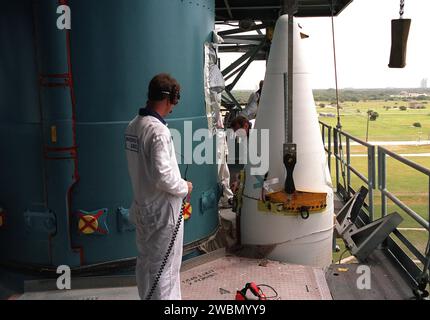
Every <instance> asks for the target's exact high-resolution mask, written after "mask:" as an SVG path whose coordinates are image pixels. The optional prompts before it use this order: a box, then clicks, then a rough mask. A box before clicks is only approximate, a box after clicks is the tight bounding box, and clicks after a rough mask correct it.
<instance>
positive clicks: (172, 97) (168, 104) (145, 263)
mask: <svg viewBox="0 0 430 320" xmlns="http://www.w3.org/2000/svg"><path fill="white" fill-rule="evenodd" d="M179 92H180V86H179V83H178V82H177V81H176V80H175V79H173V78H172V77H170V76H169V75H167V74H160V75H157V76H156V77H154V78H153V79H152V81H151V83H150V85H149V89H148V104H147V106H146V108H144V109H141V110H140V112H139V115H138V116H137V117H136V118H135V119H134V120H133V121H132V122H131V123H130V124H129V126H128V128H127V130H126V137H125V139H126V154H127V161H128V169H129V174H130V178H131V181H132V186H133V194H134V201H133V204H132V206H131V208H130V217H131V219H132V220H133V221H134V222H135V225H136V244H137V250H138V257H137V263H136V279H137V285H138V289H139V295H140V298H141V299H148V298H149V293H150V292H151V288H152V287H153V286H154V283H155V279H156V276H157V273H158V272H159V271H160V268H161V265H162V263H163V260H164V258H165V255H166V252H167V250H168V246H169V243H170V241H171V238H172V234H173V232H174V229H175V226H176V224H177V223H178V219H179V216H180V214H181V206H182V200H183V199H184V198H185V197H186V196H187V194H189V193H191V191H192V184H191V183H190V182H187V181H185V180H183V179H182V178H181V174H180V171H179V167H178V163H177V160H176V155H175V149H174V145H173V141H172V137H171V133H170V131H169V129H168V128H167V125H166V122H165V120H164V118H165V117H166V116H167V115H169V113H171V112H172V109H173V107H174V106H175V105H176V104H178V102H179V99H180V94H179ZM182 248H183V222H182V223H181V225H180V229H179V232H178V234H177V238H176V241H175V244H174V246H173V249H172V252H171V254H170V256H169V258H168V259H167V263H166V265H165V268H164V271H163V273H162V274H161V277H160V279H159V282H158V285H157V286H156V287H155V290H154V291H153V295H152V296H151V297H150V298H151V299H154V300H180V299H181V288H180V278H179V272H180V267H181V262H182Z"/></svg>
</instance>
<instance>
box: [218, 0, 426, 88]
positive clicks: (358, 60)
mask: <svg viewBox="0 0 430 320" xmlns="http://www.w3.org/2000/svg"><path fill="white" fill-rule="evenodd" d="M399 9H400V1H399V0H354V1H353V2H352V3H351V4H350V5H349V6H348V7H347V8H346V9H345V10H344V11H343V12H342V13H341V14H340V15H339V16H338V17H336V18H335V35H336V55H337V67H338V83H339V87H340V88H388V87H390V88H417V87H420V85H421V80H422V79H424V78H429V86H430V19H429V16H430V0H406V1H405V14H404V18H409V19H412V24H411V30H410V33H409V41H408V51H407V65H406V67H405V68H404V69H390V68H388V62H389V58H390V50H391V20H392V19H398V18H399ZM296 20H297V22H299V23H300V24H301V25H302V26H303V27H304V30H305V31H306V33H307V34H309V35H310V38H309V39H308V40H307V41H308V44H307V46H308V50H309V51H310V52H308V53H307V55H308V56H310V57H311V59H310V60H309V61H308V63H309V64H310V68H311V71H312V86H313V88H315V89H324V88H334V87H335V80H334V79H335V78H334V61H333V60H334V59H333V43H332V28H331V18H300V19H299V18H297V19H296ZM235 58H237V55H234V54H228V55H226V54H222V55H221V63H222V65H223V66H226V65H228V64H229V63H230V62H232V61H233V60H234V59H235ZM264 74H265V62H262V61H259V62H254V63H252V65H251V66H250V68H249V70H248V71H247V72H246V73H245V74H244V76H243V78H242V80H241V81H239V82H238V84H237V86H236V87H235V89H238V90H254V89H256V88H257V87H258V82H259V81H260V80H261V79H263V78H264Z"/></svg>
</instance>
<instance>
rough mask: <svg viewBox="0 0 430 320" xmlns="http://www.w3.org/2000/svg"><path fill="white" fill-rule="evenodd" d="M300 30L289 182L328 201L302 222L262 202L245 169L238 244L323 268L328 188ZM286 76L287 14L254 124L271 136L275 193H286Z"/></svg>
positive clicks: (328, 243) (329, 232)
mask: <svg viewBox="0 0 430 320" xmlns="http://www.w3.org/2000/svg"><path fill="white" fill-rule="evenodd" d="M301 32H303V30H302V29H300V28H299V27H298V26H297V24H296V23H294V33H293V34H294V59H293V60H294V68H293V84H294V86H293V143H294V144H296V145H297V163H296V166H295V169H294V174H293V177H294V184H295V188H296V189H297V190H300V191H306V192H314V193H320V194H327V197H326V200H327V201H326V204H324V205H323V209H322V210H319V211H317V212H310V215H309V217H308V218H307V219H303V218H302V217H300V214H297V213H291V212H283V211H279V209H277V208H276V207H274V206H271V204H270V202H269V203H268V202H265V200H266V199H263V198H262V190H261V188H260V189H259V188H255V185H258V179H257V178H256V177H254V176H252V175H251V170H250V168H251V167H250V166H247V168H246V182H245V189H244V194H245V195H246V196H245V197H244V200H243V206H242V209H241V212H242V215H241V217H242V218H241V237H242V243H243V244H248V245H276V247H275V249H274V251H273V252H272V253H271V254H270V255H269V258H273V259H277V260H281V261H286V262H291V263H297V264H304V265H315V266H323V267H325V266H328V265H330V264H331V261H332V255H331V252H332V250H331V247H332V236H333V190H332V185H331V178H330V173H329V171H328V165H327V158H326V155H325V150H324V145H323V142H322V137H321V132H320V128H319V122H318V115H317V112H316V108H315V101H314V98H313V93H312V88H311V87H310V84H309V76H310V74H309V72H308V67H307V65H308V64H307V63H306V55H305V54H304V53H305V52H304V51H303V45H304V42H305V41H307V40H306V39H303V38H302V37H301V35H300V33H301ZM287 72H288V16H287V15H284V16H282V17H281V18H279V20H278V22H277V24H276V28H275V31H274V37H273V41H272V47H271V51H270V55H269V59H268V65H267V71H266V77H265V82H264V87H263V91H262V96H261V99H260V106H259V110H258V115H257V120H256V125H255V128H256V129H269V132H270V133H269V138H270V148H269V159H270V160H269V161H270V163H269V172H268V174H267V177H266V178H267V180H272V179H277V180H278V181H279V183H278V184H276V185H273V186H272V189H274V191H284V189H285V184H284V182H285V179H286V169H285V166H284V163H283V160H284V154H283V147H282V146H283V145H284V143H285V142H286V141H285V123H284V121H285V117H284V107H285V103H284V102H285V96H284V89H285V83H284V75H285V73H287ZM257 199H260V200H261V201H257ZM269 207H270V210H269V209H268V208H269ZM319 209H320V208H319ZM287 211H288V210H287Z"/></svg>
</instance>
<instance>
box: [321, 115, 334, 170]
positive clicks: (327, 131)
mask: <svg viewBox="0 0 430 320" xmlns="http://www.w3.org/2000/svg"><path fill="white" fill-rule="evenodd" d="M320 125H321V135H322V140H323V143H324V149H325V152H327V162H328V168H329V170H330V172H331V156H332V143H331V136H332V127H330V126H329V125H327V124H325V123H324V122H321V121H320ZM326 137H327V144H326Z"/></svg>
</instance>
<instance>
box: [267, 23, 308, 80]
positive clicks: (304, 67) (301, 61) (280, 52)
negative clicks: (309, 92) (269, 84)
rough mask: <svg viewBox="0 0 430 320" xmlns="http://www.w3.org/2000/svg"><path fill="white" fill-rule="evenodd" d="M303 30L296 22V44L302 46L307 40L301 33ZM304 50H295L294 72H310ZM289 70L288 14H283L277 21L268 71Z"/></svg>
mask: <svg viewBox="0 0 430 320" xmlns="http://www.w3.org/2000/svg"><path fill="white" fill-rule="evenodd" d="M302 31H303V30H302V29H300V28H299V26H298V25H297V24H296V23H294V46H302V45H303V42H304V41H306V39H305V38H302V36H301V35H300V34H301V32H302ZM305 60H306V57H305V56H304V54H303V52H299V51H298V50H294V71H293V73H309V68H308V64H307V63H305ZM287 72H288V15H283V16H282V17H281V18H279V20H278V22H277V23H276V27H275V33H274V36H273V40H272V47H271V49H270V58H269V61H268V64H267V73H271V74H284V73H287Z"/></svg>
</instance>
